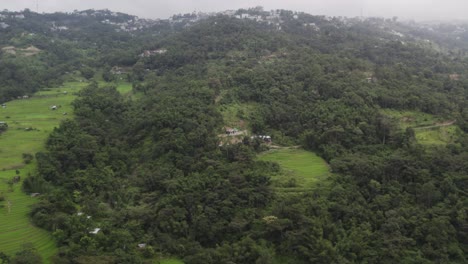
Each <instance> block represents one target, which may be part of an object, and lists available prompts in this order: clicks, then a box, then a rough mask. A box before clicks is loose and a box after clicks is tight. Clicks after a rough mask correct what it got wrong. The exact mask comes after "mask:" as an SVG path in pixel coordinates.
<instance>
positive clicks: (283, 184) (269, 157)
mask: <svg viewBox="0 0 468 264" xmlns="http://www.w3.org/2000/svg"><path fill="white" fill-rule="evenodd" d="M258 158H259V159H260V160H265V161H274V162H277V163H278V164H279V165H280V166H281V169H282V171H281V173H279V174H278V175H274V176H273V177H272V182H273V186H275V189H276V190H277V191H280V192H282V193H297V192H304V191H308V190H311V189H312V188H316V187H320V186H324V185H325V184H326V179H327V178H328V176H329V175H330V173H329V169H328V165H327V163H326V162H325V161H324V160H323V159H322V158H320V157H319V156H317V155H316V154H315V153H313V152H309V151H306V150H303V149H294V148H281V149H274V150H270V151H268V152H265V153H263V154H261V155H259V157H258Z"/></svg>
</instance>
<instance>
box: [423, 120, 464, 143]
mask: <svg viewBox="0 0 468 264" xmlns="http://www.w3.org/2000/svg"><path fill="white" fill-rule="evenodd" d="M458 130H459V129H458V127H457V126H455V125H451V126H444V127H435V128H430V129H415V132H416V140H417V141H418V142H419V143H420V144H426V145H445V144H448V143H451V142H453V141H454V140H455V139H456V138H457V134H458Z"/></svg>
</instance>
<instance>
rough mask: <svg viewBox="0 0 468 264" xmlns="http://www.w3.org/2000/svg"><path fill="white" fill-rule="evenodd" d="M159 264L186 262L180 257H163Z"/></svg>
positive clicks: (181, 263) (182, 263)
mask: <svg viewBox="0 0 468 264" xmlns="http://www.w3.org/2000/svg"><path fill="white" fill-rule="evenodd" d="M158 264H184V262H182V261H181V260H178V259H174V258H171V259H163V260H161V261H159V262H158Z"/></svg>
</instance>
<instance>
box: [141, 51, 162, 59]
mask: <svg viewBox="0 0 468 264" xmlns="http://www.w3.org/2000/svg"><path fill="white" fill-rule="evenodd" d="M166 52H167V49H156V50H145V51H143V53H141V54H140V57H142V58H147V57H151V56H154V55H157V54H164V53H166Z"/></svg>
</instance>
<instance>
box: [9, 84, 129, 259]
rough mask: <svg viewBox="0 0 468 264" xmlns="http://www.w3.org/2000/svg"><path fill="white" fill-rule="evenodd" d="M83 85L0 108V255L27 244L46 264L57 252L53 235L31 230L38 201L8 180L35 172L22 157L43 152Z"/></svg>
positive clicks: (122, 87)
mask: <svg viewBox="0 0 468 264" xmlns="http://www.w3.org/2000/svg"><path fill="white" fill-rule="evenodd" d="M86 85H87V83H79V82H73V83H67V84H66V85H64V86H63V87H61V88H54V89H50V90H47V91H42V92H38V93H36V94H35V95H34V96H32V97H30V98H27V99H18V100H14V101H10V102H7V103H6V107H5V108H0V121H5V122H7V123H8V130H7V131H6V132H4V133H2V134H1V135H0V197H3V201H0V252H4V253H6V254H7V255H13V254H14V253H15V252H16V251H18V249H19V248H20V246H21V245H22V244H24V243H25V242H28V243H32V244H33V245H34V246H35V247H36V248H37V249H38V252H39V253H40V254H41V256H42V257H43V259H44V261H45V262H46V263H49V262H50V261H49V258H50V257H51V256H52V255H54V254H55V253H56V251H57V248H56V246H55V243H54V241H53V239H52V236H51V235H50V234H49V233H48V232H46V231H45V230H42V229H39V228H37V227H34V226H33V225H32V224H31V221H30V219H29V217H28V213H29V211H30V206H31V205H32V204H34V203H35V202H36V201H37V199H38V198H34V197H31V196H30V195H28V194H25V193H23V192H22V190H21V182H19V183H15V184H11V180H12V179H13V177H15V176H16V175H17V174H18V173H19V174H18V175H19V176H20V177H21V178H23V179H24V177H27V175H28V173H31V172H32V171H34V169H35V166H36V164H35V160H33V161H32V162H31V163H30V164H28V165H26V164H25V163H24V160H23V154H24V153H26V154H31V155H34V154H35V153H37V152H38V151H41V150H43V149H44V143H45V140H46V139H47V136H48V135H49V134H50V132H51V131H52V130H53V129H54V127H57V126H58V125H59V124H60V122H61V121H62V120H64V119H66V118H70V117H72V107H71V102H72V101H73V100H74V99H75V98H76V96H75V93H76V92H78V91H79V90H80V89H81V88H83V87H84V86H86ZM118 90H119V91H120V92H121V93H128V92H129V91H130V90H131V85H129V84H127V83H124V84H122V85H119V86H118ZM53 106H56V109H55V110H53ZM0 200H1V199H0Z"/></svg>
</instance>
